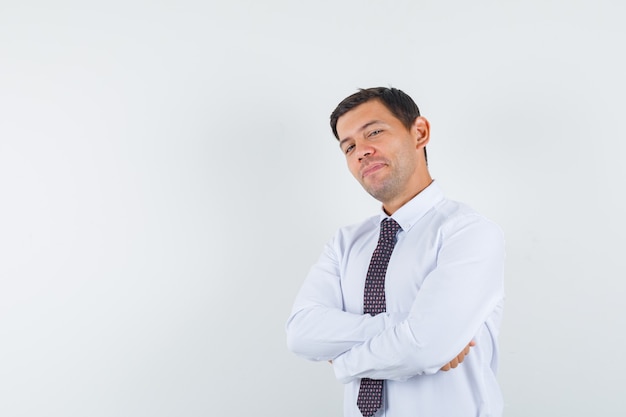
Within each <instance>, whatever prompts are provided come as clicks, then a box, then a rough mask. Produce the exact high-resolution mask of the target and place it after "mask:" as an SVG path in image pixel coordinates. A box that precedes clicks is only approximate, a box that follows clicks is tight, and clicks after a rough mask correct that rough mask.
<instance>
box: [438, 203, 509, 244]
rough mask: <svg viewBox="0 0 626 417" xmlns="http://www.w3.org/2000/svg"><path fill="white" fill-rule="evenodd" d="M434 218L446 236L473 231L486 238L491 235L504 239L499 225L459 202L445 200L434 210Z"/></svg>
mask: <svg viewBox="0 0 626 417" xmlns="http://www.w3.org/2000/svg"><path fill="white" fill-rule="evenodd" d="M433 217H434V219H433V220H436V221H437V222H438V223H439V224H440V225H441V227H440V231H441V232H442V233H443V234H445V235H450V234H453V233H456V232H459V231H462V230H471V231H472V232H474V233H477V234H480V235H482V236H484V237H487V235H491V236H492V237H493V238H494V239H503V238H504V233H503V232H502V229H501V228H500V226H499V225H498V224H496V223H495V222H493V221H492V220H490V219H488V218H487V217H485V216H483V215H482V214H480V213H479V212H477V211H476V210H474V209H473V208H472V207H470V206H469V205H467V204H465V203H461V202H459V201H455V200H450V199H443V200H442V201H440V202H439V203H438V204H437V205H436V206H435V207H434V208H433Z"/></svg>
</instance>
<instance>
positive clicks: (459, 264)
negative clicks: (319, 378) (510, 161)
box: [333, 215, 505, 383]
mask: <svg viewBox="0 0 626 417" xmlns="http://www.w3.org/2000/svg"><path fill="white" fill-rule="evenodd" d="M440 233H441V239H440V243H439V250H438V253H437V263H436V267H435V269H434V270H433V271H431V272H430V273H429V274H428V275H427V277H426V278H425V280H424V282H423V284H422V287H421V288H420V290H419V291H418V293H417V296H416V299H415V300H414V302H413V304H412V306H411V310H410V312H409V314H408V317H407V318H406V319H405V320H403V321H402V322H400V323H398V324H397V325H394V326H392V327H388V328H386V329H385V330H383V331H382V332H381V333H379V334H377V335H375V336H373V337H372V338H370V339H368V340H367V341H365V342H363V343H360V344H358V345H356V346H354V347H353V348H351V349H350V350H348V351H346V352H345V353H343V354H342V355H340V356H339V357H337V358H336V359H335V360H334V361H333V365H334V370H335V375H336V376H337V378H338V379H339V381H341V382H344V383H346V382H349V381H351V380H353V379H355V378H364V377H367V378H375V379H395V380H406V379H408V378H410V377H412V376H415V375H422V374H434V373H435V372H437V371H439V369H440V368H441V367H442V366H443V365H445V364H447V363H448V362H450V361H451V360H452V359H453V358H454V357H456V355H458V354H459V352H461V351H462V350H463V348H464V347H465V346H466V345H467V344H468V343H469V342H470V341H471V340H472V338H473V337H474V335H475V334H476V333H477V332H478V330H479V328H480V327H481V326H482V325H483V324H484V323H485V322H486V321H487V319H488V317H489V316H490V315H491V314H492V313H493V312H494V310H495V309H496V307H497V306H498V304H499V303H500V302H501V301H502V299H503V297H504V288H503V275H504V256H505V253H504V238H503V235H502V232H501V230H500V228H499V227H498V226H497V225H495V224H494V223H491V222H490V221H488V220H486V219H484V218H483V217H481V216H479V215H467V216H464V217H462V218H461V219H457V221H456V222H455V223H454V224H452V225H447V227H446V226H444V227H442V229H441V231H440Z"/></svg>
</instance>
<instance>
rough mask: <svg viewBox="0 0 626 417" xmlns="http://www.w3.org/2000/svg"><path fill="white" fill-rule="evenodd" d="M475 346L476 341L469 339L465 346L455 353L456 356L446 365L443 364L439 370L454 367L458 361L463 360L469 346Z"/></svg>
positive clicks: (447, 369) (457, 364)
mask: <svg viewBox="0 0 626 417" xmlns="http://www.w3.org/2000/svg"><path fill="white" fill-rule="evenodd" d="M473 346H476V342H475V341H473V340H472V341H471V342H469V343H468V344H467V346H465V349H463V350H462V351H461V353H459V354H458V355H457V357H456V358H454V359H452V360H451V361H450V362H449V363H447V364H446V365H444V366H443V367H442V368H441V370H442V371H449V370H450V369H453V368H456V367H457V366H459V364H460V363H462V362H463V360H464V359H465V356H466V355H467V354H469V351H470V348H471V347H473Z"/></svg>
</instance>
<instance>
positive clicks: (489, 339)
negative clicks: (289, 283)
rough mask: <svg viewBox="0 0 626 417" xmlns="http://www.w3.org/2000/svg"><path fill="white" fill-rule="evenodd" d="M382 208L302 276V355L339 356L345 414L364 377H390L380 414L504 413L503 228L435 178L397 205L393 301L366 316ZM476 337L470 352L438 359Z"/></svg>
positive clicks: (297, 321) (296, 322)
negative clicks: (459, 359)
mask: <svg viewBox="0 0 626 417" xmlns="http://www.w3.org/2000/svg"><path fill="white" fill-rule="evenodd" d="M386 217H388V216H387V215H386V214H385V213H384V212H383V211H382V210H381V213H380V214H379V215H377V216H374V217H371V218H369V219H367V220H365V221H364V222H362V223H359V224H356V225H352V226H348V227H344V228H341V229H340V230H339V231H338V232H337V234H336V235H335V237H334V238H333V239H332V240H331V241H330V242H329V243H328V244H327V245H326V247H325V248H324V252H323V253H322V255H321V257H320V259H319V261H318V262H317V263H316V264H315V265H314V266H313V267H312V268H311V271H310V273H309V275H308V276H307V278H306V280H305V281H304V283H303V285H302V288H301V290H300V292H299V293H298V296H297V297H296V301H295V303H294V306H293V311H292V313H291V316H290V317H289V320H288V322H287V342H288V346H289V348H290V349H291V350H292V351H293V352H294V353H296V354H298V355H300V356H303V357H305V358H307V359H311V360H318V361H321V360H330V359H332V361H333V367H334V371H335V375H336V377H337V379H338V380H339V381H341V382H342V383H344V384H346V385H345V396H344V415H345V416H346V417H361V414H360V412H359V410H358V408H357V406H356V400H357V394H358V391H359V384H360V378H364V377H368V378H375V379H384V380H386V381H385V384H384V394H383V406H382V407H381V409H380V410H379V411H378V412H377V413H376V416H377V417H379V416H385V417H420V416H424V417H436V416H442V417H456V416H458V417H470V416H472V417H476V416H481V417H485V416H496V417H497V416H501V415H502V397H501V393H500V389H499V386H498V383H497V380H496V370H497V362H498V348H497V336H498V331H499V327H500V322H501V318H502V307H503V300H504V289H503V266H504V239H503V235H502V232H501V230H500V228H499V227H498V226H497V225H495V224H494V223H492V222H491V221H489V220H487V219H485V218H484V217H482V216H481V215H479V214H478V213H476V212H475V211H474V210H472V209H471V208H469V207H467V206H466V205H464V204H461V203H458V202H455V201H451V200H448V199H446V198H445V197H444V195H443V193H442V191H441V189H440V188H439V186H438V185H437V184H436V183H434V182H433V183H432V184H431V185H430V186H429V187H427V188H426V189H425V190H423V191H422V192H421V193H419V194H418V195H417V196H416V197H414V198H413V199H412V200H411V201H409V202H408V203H406V204H405V205H404V206H402V207H401V208H400V209H399V210H397V211H396V212H395V213H394V214H393V215H392V216H391V217H393V218H394V219H395V220H396V221H397V222H398V224H400V226H401V227H402V230H400V231H399V232H398V235H397V243H396V246H395V248H394V251H393V254H392V255H391V259H390V261H389V266H388V269H387V274H386V278H385V294H386V300H387V311H386V312H385V313H381V314H378V315H376V316H370V315H369V314H363V291H364V285H365V277H366V275H367V269H368V266H369V261H370V258H371V256H372V253H373V251H374V248H375V247H376V244H377V241H378V235H379V231H380V222H381V221H382V220H383V219H384V218H386ZM471 340H474V341H476V346H475V347H473V348H472V349H471V351H470V353H469V355H468V356H466V358H465V360H464V362H463V363H462V364H460V365H459V366H458V367H457V368H455V369H452V370H450V371H448V372H444V371H440V368H441V367H442V366H443V365H445V364H447V363H448V362H450V361H451V360H452V359H453V358H455V357H456V356H457V355H458V354H459V353H460V352H461V351H462V350H463V349H464V348H465V346H466V345H467V344H468V343H469V342H470V341H471Z"/></svg>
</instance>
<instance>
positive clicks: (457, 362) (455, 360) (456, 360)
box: [450, 358, 459, 369]
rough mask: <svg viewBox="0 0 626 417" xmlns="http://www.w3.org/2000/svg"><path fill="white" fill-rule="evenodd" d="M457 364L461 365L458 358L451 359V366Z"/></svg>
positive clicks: (454, 366)
mask: <svg viewBox="0 0 626 417" xmlns="http://www.w3.org/2000/svg"><path fill="white" fill-rule="evenodd" d="M457 366H459V361H458V359H457V358H454V359H452V361H450V367H451V368H453V369H454V368H456V367H457Z"/></svg>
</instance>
